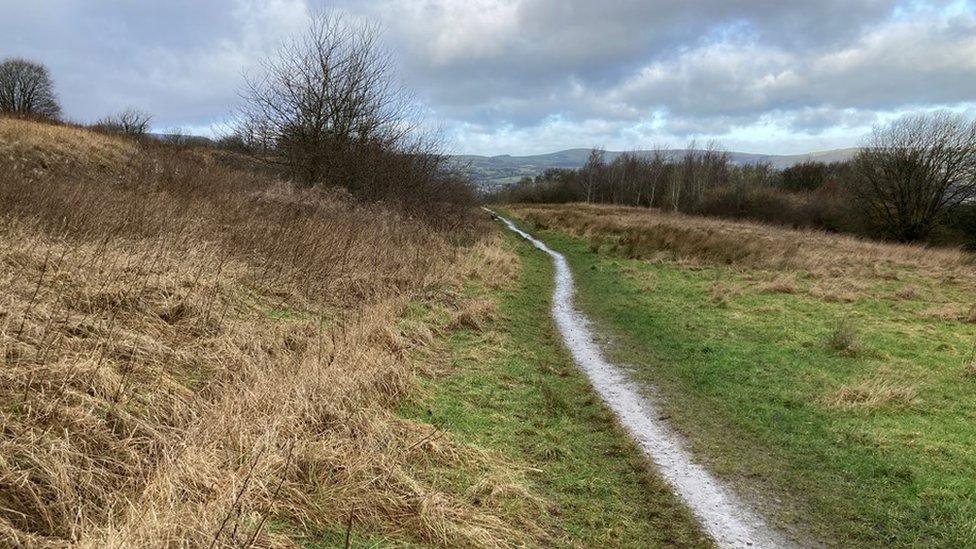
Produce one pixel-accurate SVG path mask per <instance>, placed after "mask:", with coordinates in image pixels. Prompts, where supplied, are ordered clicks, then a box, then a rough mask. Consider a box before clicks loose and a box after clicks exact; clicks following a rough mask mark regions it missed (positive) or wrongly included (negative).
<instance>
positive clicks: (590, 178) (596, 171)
mask: <svg viewBox="0 0 976 549" xmlns="http://www.w3.org/2000/svg"><path fill="white" fill-rule="evenodd" d="M605 157H606V151H605V150H603V149H602V148H594V149H593V150H591V151H590V156H589V157H587V159H586V165H584V166H583V174H584V175H583V185H584V186H585V187H586V201H587V202H588V203H589V202H593V190H594V189H596V187H597V185H599V184H600V180H601V178H602V177H603V172H604V171H605V170H606V167H607V163H606V160H605Z"/></svg>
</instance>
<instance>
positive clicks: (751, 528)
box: [489, 210, 792, 547]
mask: <svg viewBox="0 0 976 549" xmlns="http://www.w3.org/2000/svg"><path fill="white" fill-rule="evenodd" d="M489 211H490V210H489ZM492 213H493V214H494V212H492ZM494 215H496V216H497V214H494ZM498 217H499V219H501V221H502V222H504V223H505V225H507V226H508V228H509V229H511V230H512V231H513V232H515V233H517V234H518V235H519V236H521V237H522V238H524V239H526V240H528V241H529V242H531V243H532V244H533V245H534V246H535V247H536V248H538V249H540V250H542V251H543V252H545V253H547V254H549V255H550V256H551V257H552V260H553V263H554V265H555V267H556V273H555V277H556V289H555V292H554V295H553V300H552V315H553V317H554V318H555V320H556V325H557V326H558V328H559V331H560V333H561V334H562V337H563V341H564V342H565V344H566V347H567V348H568V349H569V351H570V353H571V354H572V356H573V360H574V361H575V362H576V365H577V366H578V367H579V368H580V369H582V370H583V371H584V372H586V375H587V376H588V377H589V379H590V382H591V384H592V385H593V388H594V389H595V390H596V392H597V393H598V394H599V395H600V397H601V398H602V399H603V401H604V402H605V403H606V404H607V406H608V407H609V408H610V409H611V410H613V412H614V414H616V416H617V418H618V419H619V421H620V423H621V424H622V425H623V426H624V427H625V428H626V429H627V431H628V432H629V433H630V435H631V436H632V437H633V438H634V440H635V441H636V442H637V443H638V444H639V445H640V447H641V449H642V450H643V451H644V453H645V454H646V455H647V457H648V458H650V460H651V461H652V462H653V463H654V464H655V465H656V466H657V469H658V472H659V473H660V474H661V476H662V477H664V479H665V480H667V481H668V482H669V483H670V484H671V486H672V487H673V489H674V491H675V493H676V494H677V495H678V496H679V497H680V498H681V499H682V500H683V501H684V502H685V504H686V505H687V506H688V507H689V508H690V509H691V510H692V512H693V513H694V514H695V516H696V517H697V518H698V520H699V522H700V523H701V524H702V526H703V527H704V529H705V531H707V532H708V534H709V535H710V536H711V537H712V538H713V539H714V540H715V542H716V543H717V545H718V546H719V547H791V546H792V544H790V543H789V542H788V541H787V540H786V539H785V538H784V537H783V536H781V535H780V534H779V533H778V532H776V531H775V530H773V529H772V528H770V527H769V525H768V524H767V523H766V521H765V520H763V518H762V517H760V516H759V515H758V514H757V513H755V512H754V511H753V510H752V509H751V508H750V507H749V506H748V505H746V504H745V503H744V502H742V501H741V500H740V499H739V498H737V497H736V495H735V494H734V493H733V492H732V490H731V489H730V488H729V487H728V486H725V485H724V484H722V483H721V482H720V481H719V480H718V479H717V478H715V477H714V476H712V475H711V473H709V472H708V471H707V470H706V469H705V468H704V467H702V466H701V465H699V464H698V463H696V462H695V460H694V459H693V457H692V455H691V453H690V452H689V451H688V449H687V445H686V444H685V442H684V441H683V439H682V437H681V435H679V434H678V433H676V432H675V431H674V430H673V429H671V428H670V427H669V426H668V425H667V423H665V422H664V421H663V420H661V419H659V418H660V417H661V413H660V411H659V410H657V409H656V407H655V406H654V404H653V403H652V402H650V401H649V400H648V399H646V398H645V397H643V396H642V395H641V392H640V390H639V389H638V387H637V386H636V385H635V384H634V383H633V382H632V381H631V380H630V379H629V378H628V377H627V375H626V374H625V373H624V372H623V371H621V370H620V369H619V368H617V367H616V366H614V365H613V364H610V363H609V362H607V361H606V359H605V358H604V357H603V353H602V352H601V350H600V347H599V345H598V344H597V343H596V340H595V338H594V337H593V332H592V331H591V330H590V328H589V324H590V323H589V320H588V319H587V318H586V317H585V316H584V315H582V314H581V313H579V312H578V311H576V309H575V308H574V307H573V276H572V273H571V272H570V269H569V264H568V263H567V262H566V258H565V257H564V256H563V255H562V254H560V253H559V252H556V251H554V250H552V249H550V248H549V247H548V246H546V245H545V244H544V243H543V242H541V241H539V240H537V239H535V238H533V237H532V236H531V235H529V234H527V233H525V232H524V231H522V230H520V229H519V228H518V227H516V226H515V225H514V224H513V223H512V222H511V221H509V220H508V219H505V218H503V217H500V216H498Z"/></svg>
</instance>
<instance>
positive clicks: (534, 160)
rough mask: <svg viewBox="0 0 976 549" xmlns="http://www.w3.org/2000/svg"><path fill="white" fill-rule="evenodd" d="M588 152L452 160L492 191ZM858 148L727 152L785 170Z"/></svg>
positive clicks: (577, 162) (571, 164)
mask: <svg viewBox="0 0 976 549" xmlns="http://www.w3.org/2000/svg"><path fill="white" fill-rule="evenodd" d="M590 151H591V149H567V150H564V151H559V152H554V153H549V154H538V155H533V156H512V155H507V154H505V155H500V156H479V155H456V156H452V157H451V160H452V162H454V163H455V165H456V166H457V167H458V168H459V169H460V170H461V171H462V172H463V173H464V174H466V175H468V176H469V177H471V179H472V180H473V181H475V183H477V184H478V186H479V187H481V188H493V187H497V186H500V185H505V184H508V183H515V182H517V181H518V180H519V179H522V178H523V177H535V176H536V175H539V174H541V173H542V172H544V171H545V170H547V169H549V168H570V169H572V168H580V167H582V166H583V165H584V164H585V163H586V159H587V157H588V156H589V154H590ZM688 152H689V149H670V150H668V151H665V155H666V156H668V157H671V158H673V157H680V156H684V155H686V154H688ZM855 152H857V149H835V150H830V151H821V152H813V153H807V154H794V155H773V154H754V153H740V152H730V153H729V157H730V159H731V161H732V163H733V164H740V165H741V164H758V163H760V162H768V163H769V164H771V165H772V166H773V167H774V168H779V169H782V168H788V167H790V166H792V165H794V164H798V163H800V162H804V161H807V160H817V161H820V162H836V161H843V160H848V159H850V158H851V157H852V156H853V155H854V153H855ZM621 154H624V152H623V151H607V152H606V160H607V161H608V162H610V161H612V160H613V159H614V158H616V157H618V156H620V155H621ZM637 154H639V155H642V156H651V155H653V154H654V151H652V150H642V151H637Z"/></svg>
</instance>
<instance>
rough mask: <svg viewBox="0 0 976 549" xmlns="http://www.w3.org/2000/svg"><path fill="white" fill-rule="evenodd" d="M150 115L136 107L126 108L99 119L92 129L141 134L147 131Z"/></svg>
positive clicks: (121, 133) (150, 120)
mask: <svg viewBox="0 0 976 549" xmlns="http://www.w3.org/2000/svg"><path fill="white" fill-rule="evenodd" d="M152 118H153V117H152V115H151V114H149V113H147V112H145V111H141V110H139V109H136V108H132V107H130V108H128V109H126V110H124V111H122V112H120V113H117V114H112V115H109V116H106V117H104V118H101V119H99V120H98V121H97V122H95V124H94V125H93V126H92V129H94V130H96V131H101V132H105V133H117V134H120V135H129V136H142V135H145V134H146V133H148V132H149V126H150V124H152Z"/></svg>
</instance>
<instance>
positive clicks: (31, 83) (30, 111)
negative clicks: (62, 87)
mask: <svg viewBox="0 0 976 549" xmlns="http://www.w3.org/2000/svg"><path fill="white" fill-rule="evenodd" d="M0 113H6V114H12V115H15V116H23V117H27V118H33V117H38V118H52V119H57V118H58V117H59V116H61V106H60V105H58V100H57V96H56V95H55V93H54V81H53V80H52V79H51V75H50V73H49V72H48V70H47V67H45V66H44V65H41V64H40V63H35V62H33V61H28V60H26V59H19V58H13V57H11V58H7V59H4V60H3V61H2V62H0Z"/></svg>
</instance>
